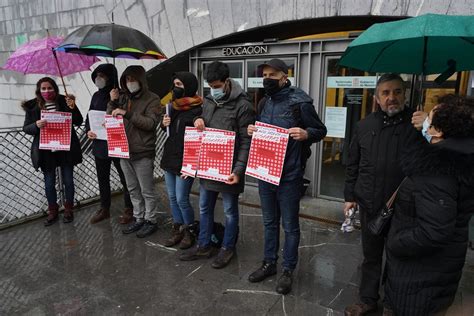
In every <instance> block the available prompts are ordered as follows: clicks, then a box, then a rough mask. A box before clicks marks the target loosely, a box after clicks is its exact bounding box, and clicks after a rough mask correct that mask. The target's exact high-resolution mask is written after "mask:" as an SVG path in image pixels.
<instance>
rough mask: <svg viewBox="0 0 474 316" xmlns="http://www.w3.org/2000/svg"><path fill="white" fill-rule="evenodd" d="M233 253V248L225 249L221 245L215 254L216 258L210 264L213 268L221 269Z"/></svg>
mask: <svg viewBox="0 0 474 316" xmlns="http://www.w3.org/2000/svg"><path fill="white" fill-rule="evenodd" d="M234 254H235V250H234V249H225V248H224V247H222V248H221V249H220V250H219V253H218V254H217V257H216V259H214V261H213V262H212V264H211V266H212V267H213V268H214V269H222V268H224V267H225V266H227V265H228V264H229V262H230V260H231V259H232V257H233V256H234Z"/></svg>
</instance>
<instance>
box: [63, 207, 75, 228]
mask: <svg viewBox="0 0 474 316" xmlns="http://www.w3.org/2000/svg"><path fill="white" fill-rule="evenodd" d="M73 206H74V205H73V204H72V203H71V202H64V213H63V223H65V224H67V223H70V222H72V221H73V220H74V213H73V212H72V208H73Z"/></svg>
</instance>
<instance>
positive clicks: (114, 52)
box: [57, 23, 166, 59]
mask: <svg viewBox="0 0 474 316" xmlns="http://www.w3.org/2000/svg"><path fill="white" fill-rule="evenodd" d="M57 50H58V51H65V52H68V53H76V54H85V55H93V56H104V57H113V58H133V59H145V58H148V59H166V56H165V54H164V53H163V52H162V51H161V50H160V49H159V48H158V46H157V45H156V44H155V42H154V41H153V40H152V39H151V38H149V37H148V36H146V35H145V34H143V33H142V32H140V31H138V30H136V29H133V28H130V27H126V26H122V25H118V24H114V23H111V24H96V25H85V26H82V27H80V28H79V29H77V30H76V31H74V32H72V33H71V34H69V35H68V36H67V37H66V38H65V39H64V41H63V42H62V43H61V45H60V46H59V47H58V48H57Z"/></svg>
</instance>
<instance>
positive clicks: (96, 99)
mask: <svg viewBox="0 0 474 316" xmlns="http://www.w3.org/2000/svg"><path fill="white" fill-rule="evenodd" d="M99 72H101V73H103V74H105V75H106V76H107V78H109V80H108V81H107V85H106V86H105V87H103V88H102V89H99V90H98V91H96V92H95V93H94V95H93V96H92V99H91V105H90V107H89V111H90V110H96V111H104V112H105V111H106V110H107V104H108V103H109V101H110V90H112V89H113V88H114V87H118V75H117V69H116V68H115V66H114V65H112V64H101V65H99V66H97V68H96V69H94V71H93V72H92V75H91V78H92V81H95V78H97V74H98V73H99ZM89 130H90V126H89V117H87V119H86V131H89ZM92 154H94V156H96V157H98V158H101V159H107V158H108V157H109V155H108V149H107V141H105V140H101V139H94V140H93V141H92Z"/></svg>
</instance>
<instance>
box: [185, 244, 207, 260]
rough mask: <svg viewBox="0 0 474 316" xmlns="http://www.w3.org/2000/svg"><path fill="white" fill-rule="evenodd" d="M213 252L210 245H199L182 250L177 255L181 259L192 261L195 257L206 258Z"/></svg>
mask: <svg viewBox="0 0 474 316" xmlns="http://www.w3.org/2000/svg"><path fill="white" fill-rule="evenodd" d="M213 254H214V249H213V248H212V247H211V246H207V247H200V246H199V245H197V246H194V247H193V248H191V249H189V250H187V251H185V252H183V253H182V254H181V255H180V256H179V260H181V261H193V260H197V259H208V258H210V257H212V255H213Z"/></svg>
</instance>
